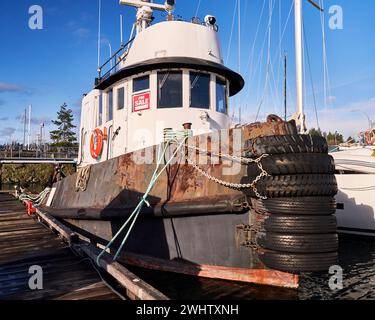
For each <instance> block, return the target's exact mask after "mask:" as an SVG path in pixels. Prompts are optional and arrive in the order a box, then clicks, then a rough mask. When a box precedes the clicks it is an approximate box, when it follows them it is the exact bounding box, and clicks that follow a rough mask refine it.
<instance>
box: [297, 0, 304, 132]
mask: <svg viewBox="0 0 375 320" xmlns="http://www.w3.org/2000/svg"><path fill="white" fill-rule="evenodd" d="M294 20H295V47H296V94H297V112H296V114H295V120H296V121H297V124H298V126H299V130H300V133H302V134H303V133H305V132H306V126H305V114H304V105H303V51H302V0H294Z"/></svg>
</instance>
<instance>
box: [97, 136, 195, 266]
mask: <svg viewBox="0 0 375 320" xmlns="http://www.w3.org/2000/svg"><path fill="white" fill-rule="evenodd" d="M187 139H188V136H186V137H185V138H184V139H183V140H182V141H181V142H180V143H179V145H178V146H177V148H176V150H175V151H174V152H173V154H172V156H171V157H170V159H169V160H168V161H167V162H166V163H165V165H164V166H163V167H162V168H161V169H160V170H159V168H160V166H161V164H162V161H163V158H164V157H165V154H166V152H167V149H168V146H170V145H171V144H172V143H173V142H178V141H177V140H176V139H171V140H168V141H167V142H166V143H165V145H164V149H163V151H162V152H160V151H161V147H162V144H160V145H159V154H160V156H159V158H158V162H157V164H156V168H155V171H154V173H153V175H152V178H151V180H150V183H149V185H148V187H147V189H146V191H145V193H144V195H143V196H142V197H141V200H140V201H139V203H138V205H137V207H136V208H135V209H134V210H133V212H132V213H131V215H130V216H129V218H128V219H127V220H126V221H125V223H124V224H123V225H122V227H121V228H120V229H119V231H118V232H117V233H116V234H115V236H114V237H113V238H112V239H111V240H110V241H109V242H108V244H107V245H106V246H105V248H104V249H103V250H102V251H101V252H100V253H99V255H98V257H97V258H96V263H97V265H98V266H100V258H101V257H102V255H103V254H104V253H105V252H106V251H107V250H108V249H109V248H110V247H111V246H112V244H113V243H114V241H115V240H116V239H117V238H118V237H119V235H120V234H121V233H122V231H123V230H124V229H125V228H126V226H127V225H128V224H129V223H130V222H131V224H130V226H129V229H128V231H127V233H126V235H125V237H124V238H123V240H122V242H121V245H120V247H119V248H118V250H117V251H116V254H115V255H114V257H113V261H115V260H116V259H117V257H118V256H119V254H120V252H121V250H122V248H123V247H124V245H125V242H126V240H127V239H128V237H129V234H130V232H131V230H132V229H133V227H134V224H135V222H136V220H137V218H138V216H139V214H140V212H141V210H142V208H143V206H144V205H145V204H146V205H147V206H148V207H150V203H149V202H148V201H147V197H148V195H149V194H150V192H151V190H152V189H153V187H154V185H155V183H156V181H157V180H158V178H159V177H160V175H161V174H162V173H163V172H164V171H165V170H166V169H167V167H168V166H169V164H170V163H171V162H172V160H173V159H174V158H175V156H176V155H177V153H178V152H179V151H180V150H181V148H182V147H183V146H184V145H185V142H186V140H187Z"/></svg>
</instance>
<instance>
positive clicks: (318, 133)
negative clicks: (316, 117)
mask: <svg viewBox="0 0 375 320" xmlns="http://www.w3.org/2000/svg"><path fill="white" fill-rule="evenodd" d="M309 134H310V135H312V136H321V137H323V133H322V131H321V130H320V129H318V130H316V129H315V128H312V129H310V131H309Z"/></svg>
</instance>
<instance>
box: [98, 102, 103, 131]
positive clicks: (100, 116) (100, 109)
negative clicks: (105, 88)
mask: <svg viewBox="0 0 375 320" xmlns="http://www.w3.org/2000/svg"><path fill="white" fill-rule="evenodd" d="M98 99H99V115H98V126H101V125H102V123H103V99H102V95H99V97H98Z"/></svg>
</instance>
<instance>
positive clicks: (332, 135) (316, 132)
mask: <svg viewBox="0 0 375 320" xmlns="http://www.w3.org/2000/svg"><path fill="white" fill-rule="evenodd" d="M309 134H311V135H312V136H321V137H324V138H326V139H327V142H328V145H330V146H336V145H339V144H341V143H344V142H348V143H356V142H357V141H356V139H355V138H352V137H348V139H346V140H345V139H344V136H343V135H342V134H341V133H339V132H337V131H336V132H328V133H327V132H322V131H321V130H320V129H315V128H312V129H310V131H309Z"/></svg>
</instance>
